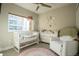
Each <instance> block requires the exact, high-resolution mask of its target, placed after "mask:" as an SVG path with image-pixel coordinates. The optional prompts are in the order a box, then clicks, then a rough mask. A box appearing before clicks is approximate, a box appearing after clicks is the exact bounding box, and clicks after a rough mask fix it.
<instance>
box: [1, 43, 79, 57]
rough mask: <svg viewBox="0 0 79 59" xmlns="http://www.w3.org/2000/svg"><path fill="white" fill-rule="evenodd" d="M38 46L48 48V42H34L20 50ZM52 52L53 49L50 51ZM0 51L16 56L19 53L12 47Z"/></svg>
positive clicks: (6, 54)
mask: <svg viewBox="0 0 79 59" xmlns="http://www.w3.org/2000/svg"><path fill="white" fill-rule="evenodd" d="M39 47H41V48H42V47H43V48H48V49H49V44H47V43H42V42H41V43H39V44H34V45H31V46H28V47H26V48H23V49H22V50H21V52H22V51H23V50H25V49H29V48H39ZM52 52H53V51H52ZM0 53H3V56H18V55H19V53H18V52H16V50H15V49H14V48H12V49H9V50H6V51H3V52H0ZM75 56H79V54H77V55H75Z"/></svg>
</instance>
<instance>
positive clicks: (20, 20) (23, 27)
mask: <svg viewBox="0 0 79 59" xmlns="http://www.w3.org/2000/svg"><path fill="white" fill-rule="evenodd" d="M32 21H33V20H32ZM32 21H31V20H30V19H29V18H25V17H20V16H16V15H13V14H8V31H9V32H15V31H30V27H31V24H30V23H32ZM32 25H33V24H32Z"/></svg>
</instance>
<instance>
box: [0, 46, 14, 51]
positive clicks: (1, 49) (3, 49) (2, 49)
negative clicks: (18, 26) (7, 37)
mask: <svg viewBox="0 0 79 59" xmlns="http://www.w3.org/2000/svg"><path fill="white" fill-rule="evenodd" d="M11 48H13V46H10V47H6V48H0V52H2V51H5V50H8V49H11Z"/></svg>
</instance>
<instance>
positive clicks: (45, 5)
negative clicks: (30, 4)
mask: <svg viewBox="0 0 79 59" xmlns="http://www.w3.org/2000/svg"><path fill="white" fill-rule="evenodd" d="M40 4H41V5H42V6H44V7H49V8H51V7H52V6H50V5H47V4H44V3H40Z"/></svg>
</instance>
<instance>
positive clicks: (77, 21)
mask: <svg viewBox="0 0 79 59" xmlns="http://www.w3.org/2000/svg"><path fill="white" fill-rule="evenodd" d="M76 26H77V28H78V29H79V7H78V9H77V10H76Z"/></svg>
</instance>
